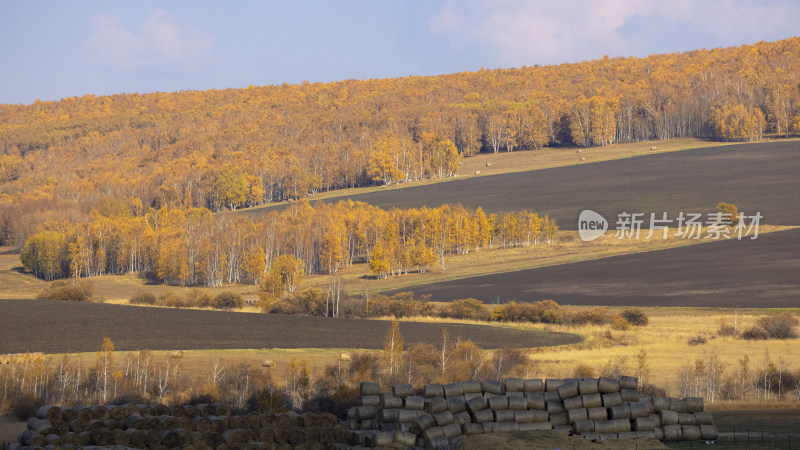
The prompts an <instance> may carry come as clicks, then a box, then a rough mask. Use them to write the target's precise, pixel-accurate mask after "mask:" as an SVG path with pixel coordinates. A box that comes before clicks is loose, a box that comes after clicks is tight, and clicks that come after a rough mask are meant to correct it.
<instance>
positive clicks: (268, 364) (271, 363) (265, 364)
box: [261, 359, 275, 367]
mask: <svg viewBox="0 0 800 450" xmlns="http://www.w3.org/2000/svg"><path fill="white" fill-rule="evenodd" d="M261 367H275V360H273V359H265V360H264V362H262V363H261Z"/></svg>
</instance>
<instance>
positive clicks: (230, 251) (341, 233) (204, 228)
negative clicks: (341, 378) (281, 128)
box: [21, 200, 558, 294]
mask: <svg viewBox="0 0 800 450" xmlns="http://www.w3.org/2000/svg"><path fill="white" fill-rule="evenodd" d="M557 230H558V226H557V225H556V223H555V221H554V220H553V219H550V218H549V217H548V216H546V215H545V216H543V217H540V216H539V215H537V214H535V213H533V212H529V211H520V212H516V213H506V214H503V215H496V214H492V215H489V216H487V215H486V214H484V212H483V211H482V210H481V209H480V208H478V209H477V210H468V209H466V208H464V207H463V206H461V205H454V206H451V205H445V206H442V207H439V208H424V207H423V208H420V209H413V208H412V209H392V210H390V211H386V210H382V209H380V208H377V207H373V206H370V205H368V204H364V203H355V202H339V203H336V204H318V205H316V206H312V205H310V204H309V202H308V201H306V200H301V201H300V202H297V203H296V204H294V205H292V206H291V207H290V208H288V209H287V210H286V211H283V212H275V211H273V212H271V213H269V214H266V215H264V216H261V217H260V218H258V219H255V220H251V219H250V218H248V217H246V216H243V215H240V214H236V213H224V214H217V215H212V214H211V212H210V211H209V210H207V209H203V208H191V209H183V208H175V209H169V208H166V207H162V208H160V209H150V210H148V211H147V212H146V213H144V214H143V215H141V216H134V215H131V214H127V215H126V214H119V215H117V214H115V215H111V216H105V215H101V214H95V215H94V217H93V220H91V221H88V222H77V223H73V222H70V221H68V220H66V219H61V220H51V221H47V222H43V223H42V224H40V225H39V226H38V227H37V228H36V229H35V230H34V232H33V233H32V234H31V236H30V238H29V239H27V241H26V242H25V244H24V246H23V249H22V254H21V259H22V263H23V266H24V267H25V269H26V270H27V271H29V272H31V273H33V274H34V275H36V276H37V277H39V278H42V279H46V280H54V279H59V278H68V277H72V278H76V279H77V278H81V277H91V276H97V275H103V274H119V273H130V272H149V273H150V275H151V276H152V277H154V278H157V279H158V280H160V281H162V282H164V283H167V284H179V285H207V286H217V285H220V284H222V283H252V284H261V285H262V286H263V287H264V289H265V290H267V291H270V292H272V293H274V294H279V293H283V294H285V293H287V292H291V291H294V288H295V287H296V286H297V285H299V284H300V280H301V279H302V277H303V275H306V274H313V273H327V274H334V273H336V271H337V270H338V269H339V268H341V267H343V266H349V265H351V264H354V263H369V265H370V270H371V271H372V273H373V274H374V275H375V276H378V277H387V276H390V275H401V274H406V273H408V272H411V271H417V272H419V271H425V270H429V269H430V268H432V267H439V268H441V269H442V270H444V267H445V256H447V255H453V254H464V253H468V252H470V251H475V250H477V249H479V248H481V247H487V246H498V247H515V246H530V245H535V244H537V243H549V242H551V241H552V240H553V238H554V237H555V235H556V232H557Z"/></svg>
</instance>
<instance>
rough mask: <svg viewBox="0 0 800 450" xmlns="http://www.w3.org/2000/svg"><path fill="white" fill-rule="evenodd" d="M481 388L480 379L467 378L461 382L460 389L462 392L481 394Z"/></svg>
mask: <svg viewBox="0 0 800 450" xmlns="http://www.w3.org/2000/svg"><path fill="white" fill-rule="evenodd" d="M481 389H482V388H481V381H480V380H469V381H462V382H461V391H462V392H463V393H464V394H481V393H482V392H483V391H482V390H481Z"/></svg>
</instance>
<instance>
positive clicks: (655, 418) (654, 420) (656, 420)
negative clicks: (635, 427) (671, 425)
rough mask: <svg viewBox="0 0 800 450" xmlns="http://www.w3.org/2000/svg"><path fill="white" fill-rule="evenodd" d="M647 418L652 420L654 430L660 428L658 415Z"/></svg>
mask: <svg viewBox="0 0 800 450" xmlns="http://www.w3.org/2000/svg"><path fill="white" fill-rule="evenodd" d="M649 417H650V418H651V419H653V423H655V427H656V428H661V416H659V415H658V414H650V416H649Z"/></svg>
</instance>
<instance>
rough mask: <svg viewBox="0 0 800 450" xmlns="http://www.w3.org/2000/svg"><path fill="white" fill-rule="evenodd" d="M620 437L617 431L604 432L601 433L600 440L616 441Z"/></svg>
mask: <svg viewBox="0 0 800 450" xmlns="http://www.w3.org/2000/svg"><path fill="white" fill-rule="evenodd" d="M618 439H619V436H618V435H617V433H602V434H600V439H598V442H605V441H616V440H618Z"/></svg>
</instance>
